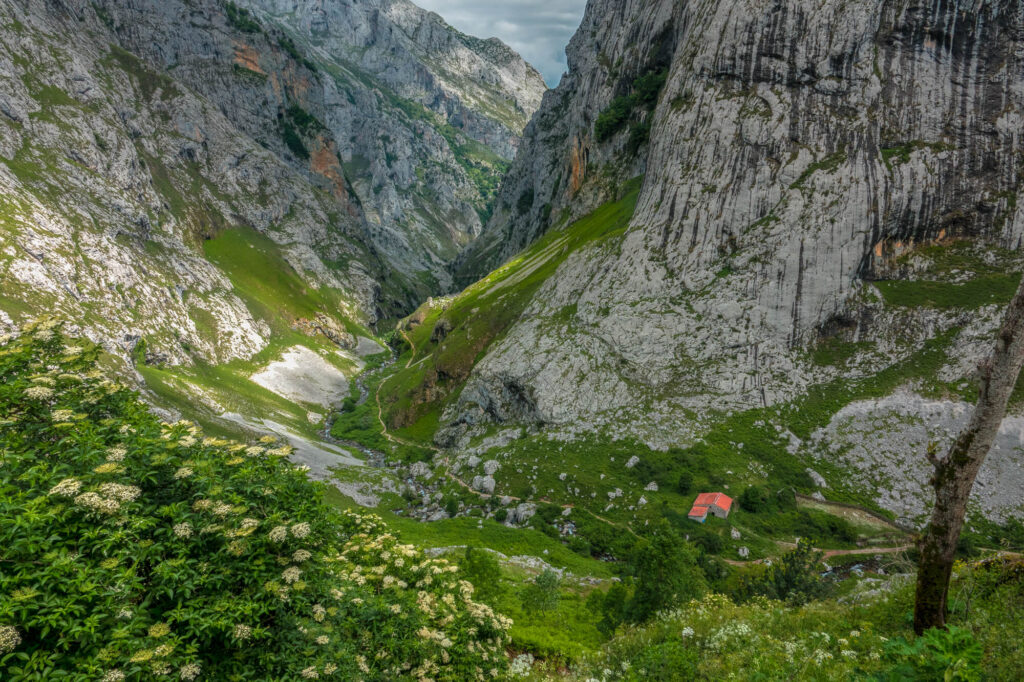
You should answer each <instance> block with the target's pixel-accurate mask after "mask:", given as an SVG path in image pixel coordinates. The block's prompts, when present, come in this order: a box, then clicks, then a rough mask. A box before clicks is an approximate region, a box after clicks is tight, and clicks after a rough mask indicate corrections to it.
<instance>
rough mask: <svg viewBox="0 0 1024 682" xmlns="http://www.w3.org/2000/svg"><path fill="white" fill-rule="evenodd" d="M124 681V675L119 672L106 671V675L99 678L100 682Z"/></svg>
mask: <svg viewBox="0 0 1024 682" xmlns="http://www.w3.org/2000/svg"><path fill="white" fill-rule="evenodd" d="M122 680H124V673H123V672H121V671H120V670H116V669H115V670H108V671H107V674H106V675H104V676H103V677H101V678H100V682H121V681H122Z"/></svg>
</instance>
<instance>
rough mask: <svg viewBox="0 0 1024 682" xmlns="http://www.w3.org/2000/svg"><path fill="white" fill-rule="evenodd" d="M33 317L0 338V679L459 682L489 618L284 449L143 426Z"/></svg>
mask: <svg viewBox="0 0 1024 682" xmlns="http://www.w3.org/2000/svg"><path fill="white" fill-rule="evenodd" d="M97 358H98V349H97V348H96V347H94V346H92V345H91V344H88V343H84V342H76V341H68V340H67V339H65V338H64V337H63V336H62V335H61V334H60V331H59V327H57V325H55V324H54V323H52V322H42V323H37V324H34V325H31V326H29V327H26V328H25V329H24V330H23V332H22V334H20V335H19V336H18V337H17V338H9V337H8V338H0V679H2V680H5V681H11V682H16V681H19V680H90V681H93V680H103V681H104V682H118V681H120V680H141V679H146V680H151V679H152V680H186V681H190V680H203V679H207V680H243V679H244V680H281V679H288V680H296V679H324V680H377V679H387V680H395V679H424V680H425V679H434V680H467V679H484V678H485V677H486V678H490V677H500V676H502V675H504V674H505V670H506V665H505V658H504V656H503V654H502V650H503V644H504V643H505V641H506V640H505V637H506V635H505V631H506V630H507V628H508V626H509V623H508V621H507V620H505V619H503V618H502V617H500V616H497V615H495V614H494V613H492V612H491V611H490V609H488V608H487V607H485V606H481V605H478V604H476V603H474V602H473V601H472V591H473V589H472V586H471V585H469V584H468V583H466V582H464V581H460V580H459V576H458V575H457V573H456V569H455V568H454V567H453V566H451V565H449V564H448V563H447V562H445V561H442V560H432V559H428V558H426V557H425V556H424V555H423V553H422V552H420V551H418V550H416V549H414V548H412V547H409V546H406V545H401V544H399V543H398V542H397V540H396V539H395V538H394V537H392V536H390V535H389V534H387V532H386V529H385V528H384V526H383V525H382V523H381V522H380V520H379V519H377V518H376V517H367V516H361V515H359V514H355V513H344V514H341V513H338V512H337V511H335V510H334V509H332V508H331V507H330V506H329V505H327V504H325V503H324V501H323V498H322V486H321V484H316V483H312V482H310V481H309V480H308V479H307V478H306V476H305V474H304V472H303V471H302V470H301V469H299V468H297V467H295V466H294V465H292V464H291V463H290V462H289V461H288V458H287V455H288V454H290V450H289V448H287V447H282V446H280V445H278V444H277V443H275V442H273V441H272V439H264V442H262V443H260V444H258V445H248V446H246V445H243V444H238V443H230V442H228V441H223V440H219V439H215V438H204V437H203V435H202V434H201V433H200V432H199V430H198V429H197V428H196V427H195V426H193V425H191V424H188V423H177V424H167V423H161V422H160V421H158V420H157V419H156V418H155V417H154V416H153V415H152V414H151V413H150V412H149V410H148V409H147V408H146V406H145V405H144V404H142V403H141V402H140V401H139V400H138V397H137V395H136V394H134V393H133V392H131V391H128V390H125V389H124V388H122V387H120V386H118V385H116V384H114V383H112V382H110V381H109V380H106V379H104V378H103V376H102V374H101V372H100V371H98V370H97V366H96V361H97Z"/></svg>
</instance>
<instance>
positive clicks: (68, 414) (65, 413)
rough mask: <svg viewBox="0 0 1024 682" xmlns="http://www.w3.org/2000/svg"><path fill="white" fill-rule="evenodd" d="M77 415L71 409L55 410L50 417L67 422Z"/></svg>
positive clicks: (56, 420)
mask: <svg viewBox="0 0 1024 682" xmlns="http://www.w3.org/2000/svg"><path fill="white" fill-rule="evenodd" d="M74 416H75V413H74V412H73V411H71V410H54V411H53V412H51V413H50V419H52V420H53V421H55V422H67V421H71V418H72V417H74Z"/></svg>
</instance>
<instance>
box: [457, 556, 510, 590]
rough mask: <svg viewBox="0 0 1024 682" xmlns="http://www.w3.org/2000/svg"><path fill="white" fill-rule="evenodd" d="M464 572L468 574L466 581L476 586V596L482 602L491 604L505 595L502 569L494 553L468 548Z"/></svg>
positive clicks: (463, 565)
mask: <svg viewBox="0 0 1024 682" xmlns="http://www.w3.org/2000/svg"><path fill="white" fill-rule="evenodd" d="M462 570H463V571H465V573H466V579H467V580H469V581H470V582H471V583H473V584H474V585H476V594H477V596H478V597H479V598H480V599H481V600H482V601H485V602H487V603H488V604H490V603H492V602H493V601H494V600H495V599H497V598H498V597H500V596H501V595H502V594H503V593H504V589H503V587H502V584H501V567H500V566H498V560H497V558H495V555H494V554H493V553H492V552H488V551H487V550H483V549H477V548H476V547H467V548H466V555H465V557H464V558H463V560H462Z"/></svg>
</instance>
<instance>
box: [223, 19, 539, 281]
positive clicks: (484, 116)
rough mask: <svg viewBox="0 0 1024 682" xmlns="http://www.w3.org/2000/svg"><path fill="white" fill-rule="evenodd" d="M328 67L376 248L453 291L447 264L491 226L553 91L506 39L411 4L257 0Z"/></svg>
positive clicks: (332, 98)
mask: <svg viewBox="0 0 1024 682" xmlns="http://www.w3.org/2000/svg"><path fill="white" fill-rule="evenodd" d="M239 4H241V5H244V6H247V7H250V8H252V9H253V10H256V11H257V12H258V15H259V16H261V17H263V18H264V19H265V21H266V22H267V24H268V25H276V26H279V27H280V28H282V29H283V30H285V31H286V32H287V33H288V34H289V35H291V36H293V37H294V40H295V41H296V42H297V43H298V44H299V45H302V46H303V47H304V49H306V50H307V51H308V53H309V54H310V55H311V57H312V58H313V59H314V60H315V61H317V62H318V63H322V64H323V66H324V68H323V74H322V75H323V86H324V89H325V92H326V101H327V105H328V110H327V112H326V113H325V118H324V119H323V120H324V122H325V123H326V125H327V127H328V128H330V130H331V131H332V132H333V133H334V135H335V137H336V138H337V139H338V140H342V141H343V142H342V144H341V145H340V149H339V151H340V154H341V156H342V157H343V159H344V160H345V161H346V163H347V164H348V168H349V170H350V175H351V178H350V179H351V181H352V182H353V184H354V185H355V188H356V192H357V193H358V195H359V198H360V200H361V202H362V205H363V207H364V208H365V209H366V212H367V218H368V220H369V222H370V224H371V225H372V227H373V235H374V240H375V244H376V245H377V246H378V247H379V248H380V249H381V251H382V252H384V253H385V254H387V255H388V257H389V259H390V260H391V261H392V262H394V263H396V265H397V266H398V267H399V268H400V269H401V270H403V271H405V272H409V273H415V272H420V271H425V272H428V273H429V274H430V275H431V276H433V277H434V278H435V279H436V280H437V282H438V285H437V286H436V287H435V290H433V291H423V292H422V294H423V297H425V296H426V295H429V294H434V293H438V292H441V293H446V292H447V290H448V289H449V288H450V286H451V280H450V277H449V274H448V269H447V265H448V263H449V262H450V261H452V260H454V258H455V257H456V256H457V255H458V253H459V251H460V250H461V249H462V248H463V247H464V246H465V245H466V244H467V243H469V242H470V241H472V240H473V239H474V238H475V237H476V236H477V235H478V234H479V233H480V230H481V229H482V222H481V220H482V218H481V217H482V216H483V217H486V216H487V215H488V212H489V211H490V206H491V204H492V202H493V198H494V192H495V189H496V187H497V185H498V182H499V181H500V179H501V176H502V174H503V173H504V171H505V169H506V167H507V163H508V162H509V161H511V159H512V158H513V157H514V156H515V153H516V149H517V148H518V146H519V139H520V136H521V134H522V131H523V127H524V126H525V125H526V123H527V122H528V121H529V119H530V116H531V115H532V114H533V112H534V111H536V109H537V107H538V106H539V105H540V101H541V96H542V95H543V93H544V92H545V91H546V90H547V86H546V85H545V84H544V82H543V79H542V78H541V76H540V74H539V73H538V72H537V71H536V70H535V69H534V68H533V67H532V66H530V65H529V64H527V63H526V62H525V61H524V60H523V59H522V57H520V56H519V55H518V54H516V53H515V52H514V51H512V50H511V49H510V48H509V47H507V46H506V45H504V44H503V43H501V42H500V41H498V40H496V39H490V40H480V39H478V38H474V37H471V36H467V35H465V34H462V33H460V32H459V31H457V30H455V29H454V28H452V27H451V26H449V25H448V24H446V23H445V22H444V20H442V19H441V17H439V16H438V15H436V14H434V13H432V12H427V11H425V10H423V9H421V8H419V7H417V6H415V5H414V4H412V3H411V2H408V1H407V0H360V1H355V0H341V1H338V2H328V3H325V2H322V1H321V0H300V1H298V2H296V1H295V0H246V1H245V2H241V3H239Z"/></svg>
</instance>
